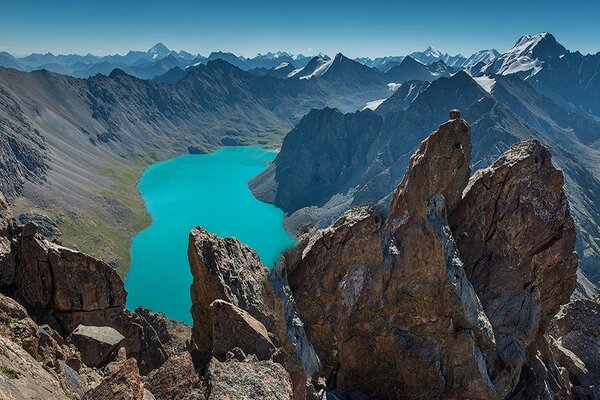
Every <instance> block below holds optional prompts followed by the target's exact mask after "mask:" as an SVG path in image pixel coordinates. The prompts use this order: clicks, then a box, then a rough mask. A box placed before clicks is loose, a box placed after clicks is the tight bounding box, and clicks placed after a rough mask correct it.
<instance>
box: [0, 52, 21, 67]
mask: <svg viewBox="0 0 600 400" xmlns="http://www.w3.org/2000/svg"><path fill="white" fill-rule="evenodd" d="M0 67H4V68H14V69H21V64H20V63H19V61H17V59H16V58H14V57H13V56H12V55H10V54H9V53H7V52H5V51H1V52H0Z"/></svg>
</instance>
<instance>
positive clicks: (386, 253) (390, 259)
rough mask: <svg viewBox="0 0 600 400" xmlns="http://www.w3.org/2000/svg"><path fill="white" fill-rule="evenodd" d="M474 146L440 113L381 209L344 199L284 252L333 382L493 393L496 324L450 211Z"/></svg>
mask: <svg viewBox="0 0 600 400" xmlns="http://www.w3.org/2000/svg"><path fill="white" fill-rule="evenodd" d="M470 151H471V146H470V138H469V127H468V125H467V124H466V123H465V122H464V121H462V120H461V119H453V120H450V121H448V122H447V123H445V124H443V125H441V126H440V127H439V129H438V130H437V131H436V132H434V133H433V134H432V135H431V136H430V137H429V138H428V139H427V140H425V141H424V142H423V143H421V145H420V147H419V149H418V150H417V152H416V154H415V155H414V156H413V157H412V158H411V162H410V165H409V169H408V171H407V173H406V175H405V177H404V180H403V181H402V183H401V184H400V186H399V188H398V190H397V191H396V193H395V195H394V199H393V202H392V209H391V214H390V217H389V218H388V219H387V220H384V219H383V218H382V217H381V216H379V215H378V214H377V213H376V212H374V211H373V210H372V209H369V208H366V207H363V208H359V209H353V210H350V211H349V212H347V213H346V214H345V215H344V216H342V217H341V218H340V220H338V221H337V222H336V223H335V224H334V225H333V226H332V227H330V228H327V229H325V230H322V231H320V232H318V233H317V234H316V235H315V236H314V237H312V238H311V239H309V240H308V241H307V243H306V244H305V245H304V246H301V247H300V248H299V249H298V250H297V251H296V252H297V254H296V255H293V256H291V257H290V259H291V260H295V261H294V262H293V263H292V264H288V276H289V283H290V287H291V289H292V292H293V294H294V297H295V299H296V301H297V304H298V309H299V311H300V314H301V316H302V317H303V319H304V321H305V323H306V325H307V326H306V329H307V334H308V337H309V339H310V340H311V341H312V343H313V345H314V346H315V349H316V350H317V353H318V355H319V357H320V358H321V360H322V362H323V370H324V373H325V375H326V376H327V377H328V378H329V384H330V386H333V387H337V388H338V389H342V390H344V391H352V390H354V389H360V390H362V391H363V392H365V393H366V394H367V395H370V396H380V397H382V398H387V399H397V398H403V399H411V398H415V399H416V398H441V397H444V396H446V397H447V396H450V397H456V398H471V399H475V398H485V399H487V398H492V397H493V396H494V395H495V391H494V388H493V386H492V384H491V382H490V380H489V377H488V375H487V371H486V370H485V367H484V360H485V358H484V352H485V351H487V350H488V349H491V348H493V333H492V332H491V327H490V325H489V322H488V321H487V317H486V316H485V314H484V313H483V309H482V308H481V305H480V304H479V301H478V299H477V297H476V295H475V292H474V291H473V288H472V287H471V285H470V283H469V282H468V280H467V279H466V276H465V274H464V272H463V270H462V263H461V261H460V259H459V258H458V254H457V251H456V249H455V247H454V242H453V239H452V236H451V234H450V230H449V228H448V226H447V224H446V215H445V208H446V206H449V207H454V205H455V204H456V203H457V202H458V201H459V200H460V198H461V193H462V190H463V188H464V186H465V185H466V183H467V180H468V176H469V158H470ZM408 366H409V367H408Z"/></svg>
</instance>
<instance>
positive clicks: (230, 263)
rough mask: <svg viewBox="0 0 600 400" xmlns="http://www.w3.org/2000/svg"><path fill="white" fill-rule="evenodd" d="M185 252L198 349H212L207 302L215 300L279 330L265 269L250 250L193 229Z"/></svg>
mask: <svg viewBox="0 0 600 400" xmlns="http://www.w3.org/2000/svg"><path fill="white" fill-rule="evenodd" d="M188 255H189V260H190V266H191V270H192V276H193V277H194V282H193V283H192V289H191V293H192V317H193V318H194V328H193V331H192V338H193V342H194V345H196V346H197V347H198V349H199V350H201V351H210V350H211V349H212V343H213V337H212V327H213V321H212V315H211V310H210V304H211V303H212V302H213V301H214V300H217V299H220V300H225V301H227V302H229V303H231V304H233V305H235V306H237V307H239V308H241V309H243V310H245V311H246V312H248V313H249V314H250V315H252V316H253V317H254V318H256V319H257V320H259V321H260V322H261V323H263V324H264V325H265V327H266V328H267V330H269V332H271V333H277V332H278V331H279V330H280V329H281V327H280V324H281V322H280V321H281V319H282V318H281V316H280V315H279V314H280V313H281V310H280V308H281V307H280V306H279V304H278V303H279V300H278V298H277V294H276V293H275V290H274V289H273V286H272V285H271V283H270V282H269V278H268V275H269V271H268V270H267V269H266V268H265V266H264V265H263V264H262V263H261V262H260V259H259V257H258V255H257V254H256V252H255V251H254V250H252V249H250V248H249V247H248V246H245V245H243V244H241V243H240V242H239V241H238V240H236V239H234V238H225V239H220V238H218V237H217V236H215V235H213V234H211V233H208V232H207V231H205V230H204V229H202V228H196V229H194V230H193V231H192V232H191V233H190V246H189V250H188Z"/></svg>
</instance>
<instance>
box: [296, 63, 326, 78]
mask: <svg viewBox="0 0 600 400" xmlns="http://www.w3.org/2000/svg"><path fill="white" fill-rule="evenodd" d="M332 64H333V60H321V65H319V66H318V67H317V68H315V70H314V71H313V72H312V73H311V74H309V75H304V76H301V77H300V79H310V78H313V77H315V76H323V74H325V73H326V72H327V71H328V70H329V67H331V65H332Z"/></svg>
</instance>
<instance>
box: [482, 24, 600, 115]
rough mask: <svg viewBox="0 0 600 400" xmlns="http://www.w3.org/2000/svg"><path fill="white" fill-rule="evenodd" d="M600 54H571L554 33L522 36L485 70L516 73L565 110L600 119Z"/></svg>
mask: <svg viewBox="0 0 600 400" xmlns="http://www.w3.org/2000/svg"><path fill="white" fill-rule="evenodd" d="M599 72H600V53H596V54H593V55H592V54H588V55H582V54H581V53H580V52H578V51H576V52H571V51H569V50H567V49H566V48H565V47H564V46H562V45H561V44H560V43H558V42H557V41H556V39H555V38H554V36H552V35H551V34H550V33H547V32H543V33H540V34H538V35H533V36H529V35H527V36H523V37H521V38H520V39H519V40H518V41H517V43H516V44H515V45H514V47H513V48H512V49H511V50H509V51H508V52H506V53H504V54H502V55H501V56H499V57H498V58H497V59H496V60H495V61H494V62H493V63H492V64H490V65H489V67H488V68H487V69H486V70H485V73H487V74H499V75H511V74H515V75H517V76H519V77H520V78H521V79H524V80H527V81H528V82H529V83H530V84H531V85H532V86H534V87H535V88H536V89H537V90H538V91H539V92H541V93H543V94H545V95H546V96H548V97H550V98H552V100H553V101H555V102H557V103H559V104H561V105H562V106H563V107H565V108H569V109H572V110H577V111H578V112H579V113H589V114H592V115H595V116H596V117H600V73H599Z"/></svg>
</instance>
